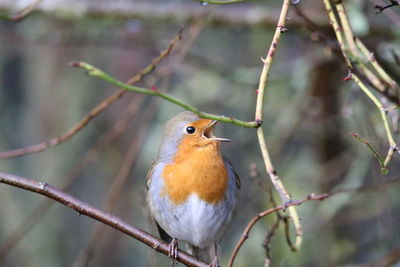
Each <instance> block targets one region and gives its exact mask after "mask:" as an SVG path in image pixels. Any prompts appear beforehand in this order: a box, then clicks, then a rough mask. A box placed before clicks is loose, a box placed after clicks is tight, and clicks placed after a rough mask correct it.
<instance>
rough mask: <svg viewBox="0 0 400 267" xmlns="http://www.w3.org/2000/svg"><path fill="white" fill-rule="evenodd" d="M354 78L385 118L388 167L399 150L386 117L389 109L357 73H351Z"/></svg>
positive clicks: (385, 166) (386, 165)
mask: <svg viewBox="0 0 400 267" xmlns="http://www.w3.org/2000/svg"><path fill="white" fill-rule="evenodd" d="M351 77H352V79H353V80H354V81H355V83H356V84H357V85H358V86H359V87H360V88H361V90H362V91H363V92H364V93H365V94H366V95H367V96H368V97H369V98H370V99H371V101H372V102H374V104H375V105H376V106H377V108H378V109H379V112H380V114H381V117H382V120H383V125H384V127H385V131H386V135H387V138H388V141H389V150H388V153H387V155H386V158H385V160H384V162H383V167H384V168H385V169H386V168H387V167H388V165H389V163H390V161H391V160H392V157H393V154H394V152H396V151H398V150H399V147H398V146H397V144H396V142H395V141H394V138H393V135H392V131H391V130H390V126H389V122H388V120H387V117H386V113H387V110H386V109H385V107H384V106H383V105H382V103H381V102H380V101H379V100H378V98H377V97H376V96H375V95H374V94H373V93H372V92H371V91H370V90H369V88H368V87H367V86H366V85H365V84H364V83H363V82H362V81H361V80H360V78H358V76H357V75H355V74H352V75H351Z"/></svg>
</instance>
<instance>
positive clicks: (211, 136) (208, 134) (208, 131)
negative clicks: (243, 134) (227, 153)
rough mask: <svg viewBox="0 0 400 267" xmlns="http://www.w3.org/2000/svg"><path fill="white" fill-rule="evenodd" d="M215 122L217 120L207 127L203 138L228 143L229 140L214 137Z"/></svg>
mask: <svg viewBox="0 0 400 267" xmlns="http://www.w3.org/2000/svg"><path fill="white" fill-rule="evenodd" d="M217 122H218V121H217V120H213V121H212V122H211V123H210V125H208V126H207V128H206V129H205V130H204V133H203V135H204V137H206V138H208V139H210V140H214V141H218V142H230V141H231V140H230V139H227V138H221V137H216V136H214V127H215V125H217Z"/></svg>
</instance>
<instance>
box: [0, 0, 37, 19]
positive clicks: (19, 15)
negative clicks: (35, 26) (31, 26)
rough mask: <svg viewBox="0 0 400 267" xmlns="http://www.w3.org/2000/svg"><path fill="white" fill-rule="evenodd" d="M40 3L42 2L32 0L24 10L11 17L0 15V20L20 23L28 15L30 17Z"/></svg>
mask: <svg viewBox="0 0 400 267" xmlns="http://www.w3.org/2000/svg"><path fill="white" fill-rule="evenodd" d="M41 1H42V0H34V1H33V2H32V3H31V4H30V5H28V6H27V7H26V8H24V9H23V10H21V11H20V12H18V13H15V14H13V15H4V14H2V15H0V18H1V19H5V20H8V21H12V22H20V21H22V20H24V19H26V18H27V17H28V16H29V15H31V14H32V13H33V12H34V11H35V9H36V7H37V6H38V5H39V3H40V2H41Z"/></svg>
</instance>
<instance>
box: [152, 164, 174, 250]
mask: <svg viewBox="0 0 400 267" xmlns="http://www.w3.org/2000/svg"><path fill="white" fill-rule="evenodd" d="M155 166H156V161H153V162H152V163H151V165H150V168H149V171H148V172H147V176H146V191H148V190H149V187H150V183H151V177H152V176H153V172H154V169H155ZM151 217H152V219H153V220H154V222H155V223H156V226H157V230H158V233H159V234H160V238H161V239H162V240H164V241H165V242H167V243H171V241H172V237H171V236H170V235H169V234H168V233H167V232H165V230H164V229H162V228H161V226H160V225H159V224H158V222H157V220H156V219H155V218H154V217H153V216H151Z"/></svg>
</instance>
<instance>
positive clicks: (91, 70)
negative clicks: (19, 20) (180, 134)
mask: <svg viewBox="0 0 400 267" xmlns="http://www.w3.org/2000/svg"><path fill="white" fill-rule="evenodd" d="M70 65H71V66H73V67H78V68H82V69H84V70H86V73H87V74H88V75H89V76H94V77H98V78H100V79H102V80H105V81H107V82H109V83H111V84H113V85H115V86H117V87H120V88H124V89H125V90H127V91H131V92H135V93H139V94H145V95H152V96H158V97H160V98H163V99H165V100H167V101H168V102H171V103H173V104H175V105H177V106H180V107H182V108H183V109H186V110H189V111H192V112H193V113H195V114H197V115H199V116H200V117H202V118H206V119H212V120H217V121H221V122H227V123H232V124H235V125H239V126H242V127H247V128H256V127H258V126H260V124H259V122H257V121H242V120H238V119H236V118H232V117H226V116H220V115H214V114H210V113H206V112H202V111H200V110H198V109H197V108H195V107H193V106H191V105H189V104H186V103H185V102H182V101H181V100H179V99H177V98H175V97H173V96H171V95H169V94H167V93H163V92H160V91H159V90H158V89H157V88H154V89H147V88H144V87H138V86H132V85H129V84H125V83H123V82H120V81H118V80H117V79H115V78H113V77H111V76H110V75H108V74H107V73H105V72H104V71H102V70H100V69H98V68H96V67H94V66H92V65H90V64H88V63H86V62H82V61H81V62H72V63H71V64H70Z"/></svg>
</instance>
